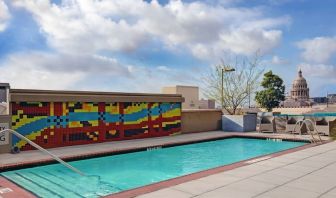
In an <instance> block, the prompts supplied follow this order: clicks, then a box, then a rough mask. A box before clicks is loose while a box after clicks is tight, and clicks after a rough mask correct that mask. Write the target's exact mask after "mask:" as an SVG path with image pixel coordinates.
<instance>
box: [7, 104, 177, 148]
mask: <svg viewBox="0 0 336 198" xmlns="http://www.w3.org/2000/svg"><path fill="white" fill-rule="evenodd" d="M12 128H13V129H14V130H16V131H18V132H19V133H21V134H23V135H25V136H26V137H27V138H29V139H30V140H32V141H34V142H36V143H37V144H39V145H40V146H42V147H44V148H53V147H60V146H70V145H79V144H88V143H96V142H105V141H113V140H126V139H135V138H146V137H156V136H167V135H172V134H174V133H178V132H179V131H180V129H181V103H145V102H135V103H127V102H119V103H104V102H99V103H95V102H85V103H83V102H13V103H12ZM13 146H17V147H18V148H20V149H21V150H30V149H32V147H31V146H30V145H29V144H27V142H26V141H23V140H20V139H18V138H16V137H14V136H13Z"/></svg>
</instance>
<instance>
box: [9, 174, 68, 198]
mask: <svg viewBox="0 0 336 198" xmlns="http://www.w3.org/2000/svg"><path fill="white" fill-rule="evenodd" d="M3 176H5V177H6V178H8V179H10V180H12V181H15V182H16V183H17V184H19V185H20V186H24V187H25V188H26V189H27V190H29V191H31V192H34V189H38V190H39V196H40V197H62V196H61V195H58V194H57V192H54V191H52V190H50V189H49V188H45V187H44V186H41V185H40V184H39V183H37V182H36V181H32V180H31V179H30V178H27V177H26V176H24V175H22V174H20V173H14V172H12V173H6V174H3Z"/></svg>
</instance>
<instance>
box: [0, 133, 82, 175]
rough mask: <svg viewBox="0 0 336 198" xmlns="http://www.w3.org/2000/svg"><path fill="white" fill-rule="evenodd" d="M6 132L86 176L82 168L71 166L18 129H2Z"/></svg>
mask: <svg viewBox="0 0 336 198" xmlns="http://www.w3.org/2000/svg"><path fill="white" fill-rule="evenodd" d="M5 132H9V133H11V134H13V135H15V136H17V137H18V138H20V139H22V140H25V141H27V142H28V143H29V144H30V145H32V146H33V147H35V148H36V149H38V150H40V151H41V152H43V153H45V154H47V155H50V156H51V157H52V158H53V159H54V160H56V161H58V162H59V163H61V164H62V165H64V166H65V167H67V168H69V169H70V170H72V171H74V172H76V173H78V174H80V175H82V176H85V174H84V173H83V172H81V171H80V170H78V169H76V168H75V167H73V166H71V165H70V164H68V163H66V162H65V161H63V160H62V159H61V158H59V157H57V156H56V155H54V154H53V153H51V152H49V151H47V150H46V149H44V148H42V147H41V146H39V145H37V144H36V143H35V142H33V141H31V140H29V139H28V138H26V137H25V136H23V135H21V134H20V133H18V132H17V131H14V130H12V129H4V130H2V131H0V134H1V133H5Z"/></svg>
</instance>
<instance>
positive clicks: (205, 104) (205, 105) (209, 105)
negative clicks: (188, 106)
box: [199, 98, 216, 109]
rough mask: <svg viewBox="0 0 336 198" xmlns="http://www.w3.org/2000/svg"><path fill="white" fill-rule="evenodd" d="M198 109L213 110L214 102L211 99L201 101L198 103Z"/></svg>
mask: <svg viewBox="0 0 336 198" xmlns="http://www.w3.org/2000/svg"><path fill="white" fill-rule="evenodd" d="M199 108H200V109H215V108H216V102H215V100H212V99H203V98H202V99H201V100H200V101H199Z"/></svg>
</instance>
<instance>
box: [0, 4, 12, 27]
mask: <svg viewBox="0 0 336 198" xmlns="http://www.w3.org/2000/svg"><path fill="white" fill-rule="evenodd" d="M10 17H11V16H10V13H9V11H8V7H7V5H6V4H5V2H4V1H3V0H0V32H1V31H4V30H5V29H6V27H7V23H8V20H9V19H10Z"/></svg>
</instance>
